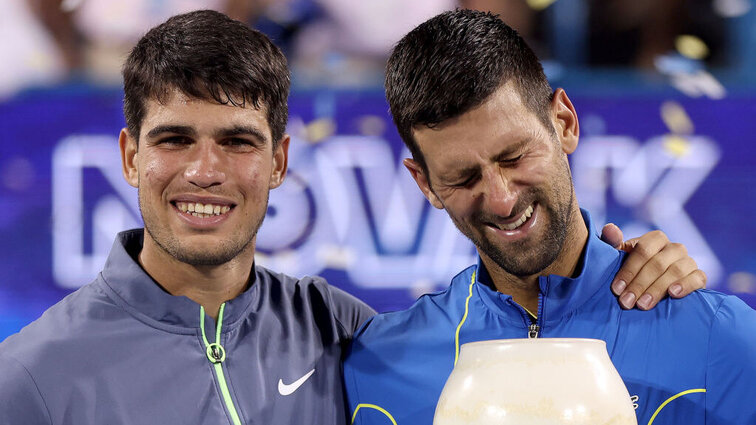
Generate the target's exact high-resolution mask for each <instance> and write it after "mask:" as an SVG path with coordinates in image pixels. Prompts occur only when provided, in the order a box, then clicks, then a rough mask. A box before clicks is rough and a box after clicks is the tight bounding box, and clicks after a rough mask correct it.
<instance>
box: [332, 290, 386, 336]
mask: <svg viewBox="0 0 756 425" xmlns="http://www.w3.org/2000/svg"><path fill="white" fill-rule="evenodd" d="M328 292H329V295H330V298H331V305H332V306H333V314H334V316H335V317H336V320H338V321H339V323H340V324H341V326H343V327H344V330H345V331H346V332H347V334H348V335H347V338H348V339H352V336H353V335H354V333H355V332H357V329H359V328H360V325H362V324H363V323H365V321H367V319H369V318H371V317H373V316H375V310H373V309H372V308H370V306H368V305H367V304H365V303H364V302H362V301H360V300H359V299H357V298H356V297H354V296H352V295H350V294H348V293H346V292H344V291H342V290H341V289H339V288H336V287H335V286H329V287H328Z"/></svg>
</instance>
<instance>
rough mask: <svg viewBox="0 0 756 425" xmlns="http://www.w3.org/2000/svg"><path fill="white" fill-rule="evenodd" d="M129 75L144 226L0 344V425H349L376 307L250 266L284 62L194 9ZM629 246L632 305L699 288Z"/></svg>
mask: <svg viewBox="0 0 756 425" xmlns="http://www.w3.org/2000/svg"><path fill="white" fill-rule="evenodd" d="M123 74H124V93H125V98H124V115H125V117H126V124H127V128H126V129H124V130H122V131H121V134H120V139H119V143H120V149H121V158H122V161H123V174H124V177H125V178H126V180H127V181H128V182H129V183H130V184H131V185H133V186H134V187H137V188H138V189H139V206H140V209H141V213H142V218H143V221H144V229H137V230H130V231H125V232H122V233H121V234H119V235H118V237H117V240H116V241H115V243H114V244H113V248H112V250H111V252H110V256H109V257H108V260H107V263H106V265H105V268H104V269H103V271H102V273H101V274H100V275H99V276H98V277H97V279H95V281H94V282H92V283H90V284H89V285H85V286H84V287H82V288H81V289H79V290H78V291H76V292H74V293H73V294H71V295H69V296H68V297H66V298H65V299H64V300H62V301H61V302H60V303H58V304H56V305H55V306H53V307H51V308H50V309H48V311H47V312H45V314H44V315H43V316H42V317H41V318H40V319H38V320H37V321H35V322H34V323H32V324H31V325H29V326H27V327H26V328H24V329H23V330H22V331H21V332H20V333H19V334H17V335H13V336H11V337H9V338H8V339H7V340H6V341H4V342H3V343H2V344H0V424H24V425H37V424H54V425H90V424H91V425H104V424H107V425H119V424H123V425H126V424H129V425H134V424H139V425H144V424H161V425H162V424H181V425H191V424H233V425H239V424H266V425H267V424H276V425H277V424H343V423H345V422H346V416H347V406H346V404H345V400H344V390H343V386H342V375H341V366H340V361H341V359H342V357H343V353H344V351H345V350H346V346H347V344H348V343H349V341H350V339H351V336H352V335H353V333H354V332H355V330H356V329H357V328H358V326H359V325H360V324H361V323H362V322H363V321H365V320H366V319H367V318H368V317H370V316H372V315H373V314H374V312H373V311H372V310H371V309H370V308H369V307H368V306H366V305H365V304H363V303H362V302H360V301H358V300H356V299H355V298H353V297H351V296H350V295H348V294H346V293H344V292H342V291H340V290H338V289H336V288H333V287H331V286H328V285H327V284H326V283H325V282H324V281H323V280H322V279H320V278H309V277H305V278H302V279H296V278H292V277H289V276H285V275H282V274H280V273H275V272H272V271H270V270H267V269H265V268H263V267H260V266H259V265H255V264H254V254H255V238H256V235H257V231H258V229H259V228H260V225H261V223H262V221H263V217H264V216H265V212H266V209H267V204H268V192H269V190H271V189H273V188H276V187H278V186H279V185H280V184H281V183H282V181H283V179H284V177H285V175H286V167H287V155H288V146H289V137H288V136H287V135H286V134H285V128H286V120H287V106H286V101H287V96H288V93H289V71H288V69H287V68H286V60H285V59H284V57H283V55H282V54H281V52H280V50H278V48H276V47H275V46H274V45H273V44H272V43H271V42H270V40H268V39H267V38H266V37H265V36H263V35H262V34H260V33H258V32H256V31H254V30H252V29H250V28H248V27H247V26H246V25H244V24H242V23H239V22H235V21H232V20H231V19H229V18H227V17H225V16H224V15H222V14H220V13H217V12H210V11H199V12H192V13H189V14H185V15H180V16H176V17H174V18H171V19H169V20H168V21H167V22H165V23H164V24H161V25H159V26H158V27H156V28H154V29H152V30H150V31H149V32H148V33H147V34H146V35H145V36H144V37H143V38H142V39H141V40H140V41H139V43H138V44H137V45H136V47H134V49H133V51H132V52H131V54H130V55H129V58H128V60H127V61H126V64H125V66H124V68H123ZM538 211H539V213H540V210H538ZM505 225H506V224H505ZM615 230H616V229H615ZM615 236H616V235H615ZM620 240H621V238H620ZM637 243H638V245H637V246H636V247H635V248H633V252H632V253H631V254H630V257H631V259H632V258H635V263H634V266H633V267H631V268H629V270H628V269H626V270H625V271H626V273H628V274H627V276H628V277H627V278H626V279H627V282H629V284H628V285H626V288H624V290H625V291H626V294H635V293H633V292H632V291H633V290H634V291H638V292H637V294H636V295H640V293H642V292H643V291H644V290H645V289H646V288H648V292H652V293H653V292H654V291H656V294H657V298H656V299H657V300H658V293H659V292H663V291H665V290H666V289H667V288H668V287H669V286H670V285H671V284H672V283H675V282H680V283H681V284H682V286H681V288H680V291H681V294H684V293H686V292H689V291H690V290H691V289H694V288H696V287H698V286H700V285H701V284H702V279H700V271H698V273H696V267H695V263H691V262H690V259H689V258H688V257H687V256H686V255H685V253H684V250H682V249H681V248H680V247H679V246H677V245H675V244H669V243H668V241H667V240H666V238H665V237H664V236H663V235H661V234H659V233H656V234H651V235H648V236H647V237H645V238H644V239H643V240H641V241H638V242H637ZM631 245H632V244H631ZM679 261H683V263H682V265H681V267H680V268H679V269H677V273H671V274H670V273H667V272H666V270H667V267H668V266H670V265H673V264H676V263H678V262H679ZM629 262H630V260H629ZM644 264H648V265H652V266H654V265H655V266H657V267H660V269H659V270H658V271H653V270H652V271H650V272H649V271H645V272H644V270H646V269H647V268H646V267H645V266H644ZM691 276H692V279H691V278H690V277H691ZM696 276H699V279H696V278H695V277H696ZM631 277H632V279H631ZM678 279H679V280H678ZM627 291H630V292H627ZM606 294H607V296H608V297H612V299H613V300H614V302H615V303H617V299H616V298H615V297H614V296H613V295H612V294H611V292H610V291H608V290H607V291H606ZM632 304H633V303H630V305H632ZM618 305H619V304H618ZM646 306H647V307H648V306H650V304H646Z"/></svg>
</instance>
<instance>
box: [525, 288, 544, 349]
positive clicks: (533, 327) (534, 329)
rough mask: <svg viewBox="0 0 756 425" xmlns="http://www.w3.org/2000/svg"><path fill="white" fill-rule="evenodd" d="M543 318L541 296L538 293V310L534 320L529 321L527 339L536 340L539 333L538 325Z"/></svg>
mask: <svg viewBox="0 0 756 425" xmlns="http://www.w3.org/2000/svg"><path fill="white" fill-rule="evenodd" d="M542 316H543V294H541V293H540V292H539V293H538V310H536V318H535V320H532V319H531V323H530V326H528V339H534V338H538V333H539V332H540V331H541V326H540V325H539V323H543V322H542Z"/></svg>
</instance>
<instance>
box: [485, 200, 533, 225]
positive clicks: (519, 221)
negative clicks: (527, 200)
mask: <svg viewBox="0 0 756 425" xmlns="http://www.w3.org/2000/svg"><path fill="white" fill-rule="evenodd" d="M532 215H533V205H530V206H529V207H528V208H527V209H525V212H523V213H522V215H521V216H520V218H518V219H517V220H516V221H515V222H513V223H509V224H494V226H495V227H497V228H498V229H499V230H507V231H511V230H517V229H518V228H519V227H520V226H522V225H523V224H524V223H525V222H526V221H528V219H529V218H530V217H531V216H532Z"/></svg>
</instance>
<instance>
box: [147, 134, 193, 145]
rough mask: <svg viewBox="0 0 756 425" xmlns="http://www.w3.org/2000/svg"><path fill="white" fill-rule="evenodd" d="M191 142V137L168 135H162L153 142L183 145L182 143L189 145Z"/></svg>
mask: <svg viewBox="0 0 756 425" xmlns="http://www.w3.org/2000/svg"><path fill="white" fill-rule="evenodd" d="M191 143H192V139H190V138H189V137H186V136H169V137H164V138H162V139H159V140H158V141H157V142H156V143H155V144H156V145H175V146H183V145H189V144H191Z"/></svg>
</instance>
